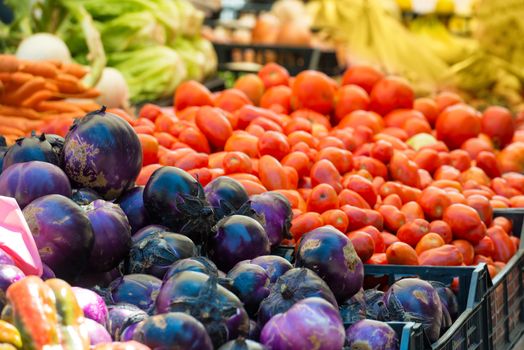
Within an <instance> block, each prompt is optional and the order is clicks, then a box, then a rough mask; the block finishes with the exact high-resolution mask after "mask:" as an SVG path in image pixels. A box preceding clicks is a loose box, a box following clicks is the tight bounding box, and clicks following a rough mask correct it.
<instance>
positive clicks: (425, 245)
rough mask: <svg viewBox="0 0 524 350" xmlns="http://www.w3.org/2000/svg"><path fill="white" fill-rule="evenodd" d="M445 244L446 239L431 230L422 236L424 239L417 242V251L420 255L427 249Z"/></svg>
mask: <svg viewBox="0 0 524 350" xmlns="http://www.w3.org/2000/svg"><path fill="white" fill-rule="evenodd" d="M444 244H446V242H444V239H443V238H442V237H441V236H440V235H439V234H438V233H434V232H430V233H428V234H426V235H424V237H422V239H421V240H420V241H419V242H418V243H417V246H416V248H415V251H416V252H417V254H418V255H420V254H421V253H422V252H425V251H426V250H430V249H433V248H438V247H442V246H443V245H444Z"/></svg>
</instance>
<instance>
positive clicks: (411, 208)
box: [400, 201, 424, 222]
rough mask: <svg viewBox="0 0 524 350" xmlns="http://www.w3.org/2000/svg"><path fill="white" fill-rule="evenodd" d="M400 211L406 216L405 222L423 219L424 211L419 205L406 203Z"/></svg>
mask: <svg viewBox="0 0 524 350" xmlns="http://www.w3.org/2000/svg"><path fill="white" fill-rule="evenodd" d="M400 211H401V212H403V213H404V215H405V216H406V222H411V221H414V220H416V219H424V211H423V210H422V207H421V206H420V204H418V203H417V202H415V201H410V202H407V203H406V204H404V205H403V206H402V208H401V209H400Z"/></svg>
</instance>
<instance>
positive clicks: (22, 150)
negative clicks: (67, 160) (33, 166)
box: [2, 132, 60, 172]
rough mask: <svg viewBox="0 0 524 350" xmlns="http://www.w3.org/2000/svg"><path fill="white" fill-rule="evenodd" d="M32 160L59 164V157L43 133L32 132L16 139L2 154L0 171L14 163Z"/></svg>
mask: <svg viewBox="0 0 524 350" xmlns="http://www.w3.org/2000/svg"><path fill="white" fill-rule="evenodd" d="M33 160H39V161H41V162H46V163H51V164H54V165H56V166H60V157H59V155H58V154H57V153H56V152H55V150H54V148H53V145H51V143H49V141H48V140H47V138H46V136H45V134H42V135H40V136H37V135H36V134H35V133H34V132H33V133H32V135H31V136H29V137H24V138H20V139H18V140H16V142H15V144H14V145H12V146H11V147H9V149H8V150H7V152H6V153H5V155H4V161H3V164H2V172H3V171H5V170H6V169H7V168H9V167H10V166H11V165H13V164H16V163H25V162H30V161H33Z"/></svg>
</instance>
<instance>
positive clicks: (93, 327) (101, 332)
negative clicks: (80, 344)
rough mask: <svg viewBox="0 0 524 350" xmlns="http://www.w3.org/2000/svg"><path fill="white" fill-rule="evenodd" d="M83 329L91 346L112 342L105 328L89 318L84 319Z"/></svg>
mask: <svg viewBox="0 0 524 350" xmlns="http://www.w3.org/2000/svg"><path fill="white" fill-rule="evenodd" d="M83 327H84V329H85V330H86V331H87V335H88V336H89V342H90V344H91V345H96V344H101V343H110V342H111V341H112V339H111V335H110V334H109V332H108V331H107V330H106V328H105V327H104V326H102V325H101V324H100V323H98V322H96V321H93V320H92V319H90V318H85V319H84V323H83Z"/></svg>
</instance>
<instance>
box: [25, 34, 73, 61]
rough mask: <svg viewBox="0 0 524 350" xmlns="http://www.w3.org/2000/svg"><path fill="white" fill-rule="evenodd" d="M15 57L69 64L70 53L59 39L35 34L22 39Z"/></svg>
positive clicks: (48, 35) (50, 35)
mask: <svg viewBox="0 0 524 350" xmlns="http://www.w3.org/2000/svg"><path fill="white" fill-rule="evenodd" d="M16 57H18V58H20V59H24V60H33V61H46V60H59V61H61V62H64V63H70V62H71V53H70V52H69V49H68V48H67V45H66V44H65V43H64V41H63V40H62V39H60V38H59V37H57V36H55V35H53V34H49V33H37V34H34V35H31V36H30V37H27V38H26V39H24V40H23V41H22V42H21V43H20V45H18V49H17V50H16Z"/></svg>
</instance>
